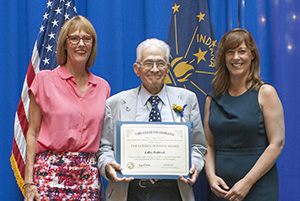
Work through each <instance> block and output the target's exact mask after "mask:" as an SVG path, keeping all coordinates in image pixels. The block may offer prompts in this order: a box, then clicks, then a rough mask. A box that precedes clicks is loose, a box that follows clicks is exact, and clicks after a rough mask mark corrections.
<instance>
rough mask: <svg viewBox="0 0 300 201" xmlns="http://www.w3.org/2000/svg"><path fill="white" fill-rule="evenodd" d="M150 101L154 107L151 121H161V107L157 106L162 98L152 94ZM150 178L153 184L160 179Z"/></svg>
mask: <svg viewBox="0 0 300 201" xmlns="http://www.w3.org/2000/svg"><path fill="white" fill-rule="evenodd" d="M148 101H149V102H150V103H151V105H152V109H151V111H150V114H149V121H161V116H160V112H159V109H158V107H157V105H158V103H159V101H160V98H159V97H158V96H151V97H150V98H149V99H148ZM149 180H150V182H151V183H152V184H154V183H155V182H157V181H158V179H149Z"/></svg>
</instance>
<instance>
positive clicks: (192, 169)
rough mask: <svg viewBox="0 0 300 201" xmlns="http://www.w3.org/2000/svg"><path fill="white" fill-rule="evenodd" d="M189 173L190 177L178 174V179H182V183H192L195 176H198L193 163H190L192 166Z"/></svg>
mask: <svg viewBox="0 0 300 201" xmlns="http://www.w3.org/2000/svg"><path fill="white" fill-rule="evenodd" d="M190 174H191V175H192V177H191V178H187V179H186V178H184V177H183V176H181V175H180V176H179V179H180V180H181V181H183V182H184V183H187V184H190V185H193V184H194V183H195V182H196V180H197V177H198V173H197V169H196V166H195V165H194V164H192V167H191V169H190Z"/></svg>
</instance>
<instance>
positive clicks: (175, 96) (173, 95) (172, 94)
mask: <svg viewBox="0 0 300 201" xmlns="http://www.w3.org/2000/svg"><path fill="white" fill-rule="evenodd" d="M167 95H168V99H169V102H170V107H171V108H170V109H171V111H172V116H173V121H174V122H175V121H176V119H177V113H176V112H175V111H174V110H173V105H180V106H184V105H185V104H186V102H185V99H184V98H183V94H182V93H178V92H177V91H176V90H174V89H173V88H170V87H167Z"/></svg>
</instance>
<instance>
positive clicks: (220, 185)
mask: <svg viewBox="0 0 300 201" xmlns="http://www.w3.org/2000/svg"><path fill="white" fill-rule="evenodd" d="M211 99H212V98H211V97H209V96H208V97H207V98H206V103H205V111H204V133H205V137H206V141H207V153H206V155H205V158H206V161H205V172H206V176H207V179H208V181H209V184H210V188H211V191H212V192H213V193H214V194H216V195H217V196H219V197H224V196H225V195H226V194H227V191H226V190H228V189H229V187H228V186H227V185H226V183H225V182H224V180H223V179H222V178H220V177H218V176H217V175H216V172H215V141H214V136H213V134H212V133H211V131H210V128H209V114H210V109H209V108H210V103H211ZM224 189H225V190H224Z"/></svg>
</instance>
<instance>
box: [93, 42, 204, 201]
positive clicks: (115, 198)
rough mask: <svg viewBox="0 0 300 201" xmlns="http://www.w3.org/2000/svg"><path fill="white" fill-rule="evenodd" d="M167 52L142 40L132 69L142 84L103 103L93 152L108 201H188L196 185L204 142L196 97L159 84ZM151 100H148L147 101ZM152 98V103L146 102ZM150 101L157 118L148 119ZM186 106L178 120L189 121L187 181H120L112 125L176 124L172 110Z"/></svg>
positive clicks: (166, 65)
mask: <svg viewBox="0 0 300 201" xmlns="http://www.w3.org/2000/svg"><path fill="white" fill-rule="evenodd" d="M169 54H170V47H169V46H168V45H167V44H166V43H165V42H163V41H161V40H158V39H155V38H153V39H147V40H145V41H143V42H142V43H141V44H139V46H138V47H137V51H136V56H137V59H136V63H134V65H133V68H134V72H135V74H136V75H137V76H139V77H140V79H141V81H142V84H141V85H140V86H139V87H137V88H135V89H131V90H128V91H123V92H120V93H118V94H116V95H114V96H112V97H110V98H109V99H108V100H107V101H106V112H105V119H104V122H103V130H102V136H101V145H100V148H99V151H98V154H99V159H98V167H99V170H100V172H101V174H102V175H103V176H104V177H105V178H106V179H107V180H108V184H107V188H106V200H107V201H122V200H124V201H126V200H128V201H139V200H141V201H148V200H149V201H150V200H151V201H177V200H178V201H181V200H182V201H193V200H195V198H194V194H193V189H192V184H193V183H195V181H196V179H197V177H198V175H199V173H200V171H201V170H202V168H203V166H204V154H205V152H206V148H207V145H206V140H205V137H204V132H203V127H202V122H201V117H200V111H199V106H198V101H197V97H196V95H195V94H194V93H193V92H191V91H189V90H186V89H183V88H178V87H171V86H166V85H164V79H165V78H166V75H167V72H168V69H169V67H170V64H169ZM151 97H153V98H152V99H151ZM149 99H151V101H149ZM153 101H154V102H155V106H154V107H156V108H154V109H156V110H157V112H158V113H157V115H156V116H155V117H156V119H153V118H154V117H153V116H152V115H151V110H153V108H152V107H153V105H152V104H151V103H150V102H153ZM174 104H176V105H181V106H183V105H185V104H186V105H187V106H186V108H185V109H184V113H183V118H184V120H185V121H186V122H193V123H192V125H193V128H192V131H193V132H192V134H191V135H192V136H191V146H192V147H191V152H192V153H191V156H192V167H191V169H190V174H191V175H192V176H191V178H184V177H182V176H179V178H178V180H167V179H161V180H158V181H156V182H153V181H152V180H146V181H145V180H143V181H142V185H141V181H140V180H139V179H134V178H125V177H123V178H119V177H117V174H116V170H121V166H120V164H118V163H117V162H116V161H115V154H116V153H115V150H116V147H115V146H116V145H115V139H116V122H117V121H144V122H145V121H162V122H175V121H176V119H177V114H176V112H175V111H174V110H173V109H172V107H173V105H174Z"/></svg>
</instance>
